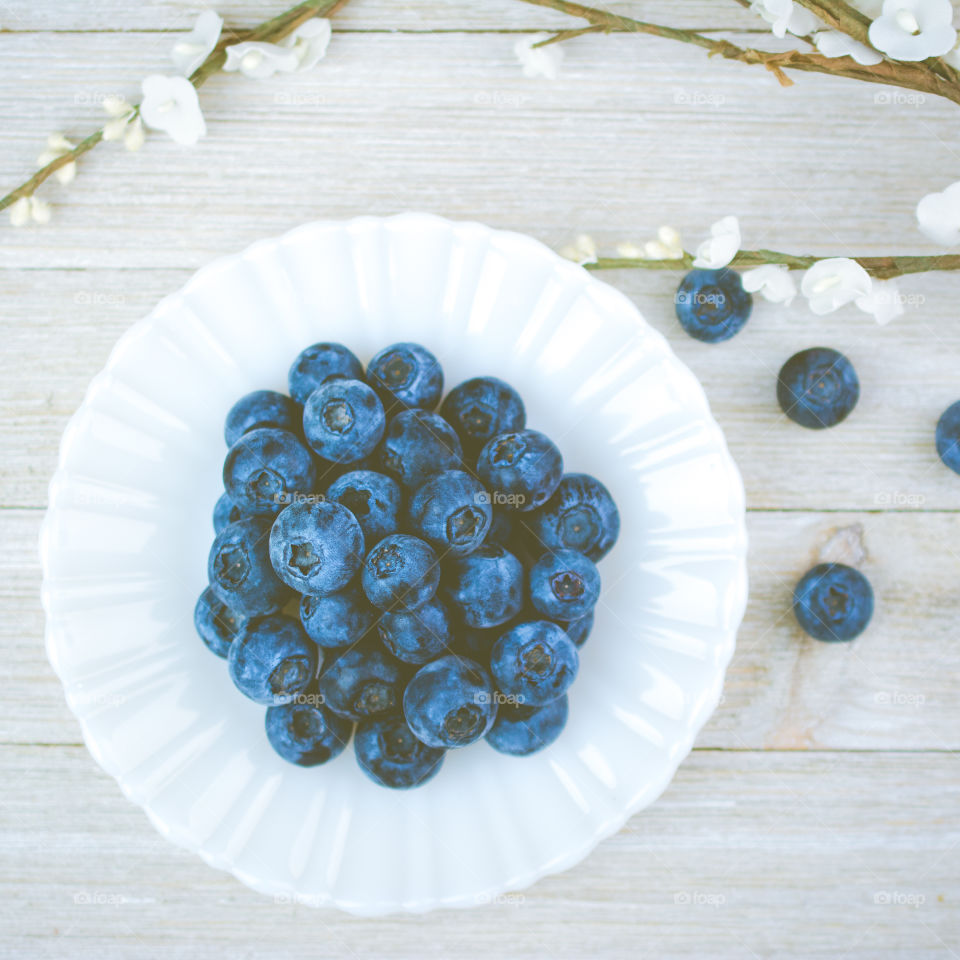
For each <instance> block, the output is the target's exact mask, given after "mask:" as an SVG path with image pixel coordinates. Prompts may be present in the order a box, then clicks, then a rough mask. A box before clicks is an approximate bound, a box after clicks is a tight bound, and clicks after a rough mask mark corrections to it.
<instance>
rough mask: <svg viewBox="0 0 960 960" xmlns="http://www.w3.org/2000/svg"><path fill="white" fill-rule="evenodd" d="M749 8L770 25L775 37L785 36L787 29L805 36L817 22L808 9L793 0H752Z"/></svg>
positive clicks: (799, 35)
mask: <svg viewBox="0 0 960 960" xmlns="http://www.w3.org/2000/svg"><path fill="white" fill-rule="evenodd" d="M750 9H751V10H753V11H754V12H755V13H759V14H760V16H761V17H763V19H764V20H766V21H767V23H769V24H771V25H772V26H771V29H772V30H773V33H774V36H777V37H783V36H785V35H786V33H787V31H788V30H789V31H790V33H793V34H795V35H796V36H798V37H805V36H806V35H807V34H808V33H810V31H811V30H813V29H815V28H816V26H817V23H818V22H819V21H818V20H817V18H816V17H815V16H814V15H813V14H812V13H811V12H810V11H809V10H807V9H806V8H805V7H801V6H800V5H799V4H797V3H794V2H793V0H753V3H751V4H750Z"/></svg>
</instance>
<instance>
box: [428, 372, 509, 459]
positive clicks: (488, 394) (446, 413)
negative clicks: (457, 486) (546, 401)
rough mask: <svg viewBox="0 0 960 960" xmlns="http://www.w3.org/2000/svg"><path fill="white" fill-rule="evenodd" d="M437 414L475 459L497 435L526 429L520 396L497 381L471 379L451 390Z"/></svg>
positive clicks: (506, 384)
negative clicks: (443, 419) (441, 416)
mask: <svg viewBox="0 0 960 960" xmlns="http://www.w3.org/2000/svg"><path fill="white" fill-rule="evenodd" d="M440 413H441V414H442V415H443V417H444V418H445V419H446V420H447V422H448V423H450V425H451V426H452V427H453V428H454V430H456V431H457V433H458V434H459V435H460V442H461V443H462V444H463V449H464V450H465V451H467V452H468V453H470V454H472V456H473V458H474V459H475V458H476V456H477V454H479V453H480V450H481V448H482V447H483V445H484V444H485V443H486V442H487V441H488V440H490V439H492V438H493V437H495V436H497V434H500V433H513V432H516V431H517V430H522V429H523V428H524V427H525V426H526V425H527V414H526V411H525V410H524V407H523V400H521V399H520V394H519V393H517V391H516V390H514V389H513V387H511V386H510V384H508V383H504V382H503V381H502V380H498V379H497V378H496V377H474V378H473V379H472V380H465V381H464V382H463V383H461V384H459V385H458V386H456V387H454V388H453V389H452V390H451V391H450V392H449V393H448V394H447V396H446V398H445V399H444V401H443V404H442V405H441V407H440Z"/></svg>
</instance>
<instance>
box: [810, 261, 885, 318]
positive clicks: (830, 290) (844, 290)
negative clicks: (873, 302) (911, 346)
mask: <svg viewBox="0 0 960 960" xmlns="http://www.w3.org/2000/svg"><path fill="white" fill-rule="evenodd" d="M871 284H872V281H871V280H870V274H869V273H867V271H866V270H864V269H863V267H861V266H860V264H859V263H857V261H856V260H851V259H849V258H848V257H831V258H829V259H826V260H818V261H817V262H816V263H815V264H814V265H813V266H812V267H810V269H809V270H807V272H806V273H805V274H804V275H803V280H801V281H800V292H801V293H802V294H803V295H804V296H805V297H806V298H807V299H808V300H809V301H810V309H811V311H812V312H813V313H815V314H816V315H817V316H818V317H820V316H823V315H824V314H825V313H833V311H834V310H836V309H837V308H838V307H842V306H843V305H844V304H846V303H850V302H851V301H852V300H856V299H857V297H865V296H866V295H867V294H868V293H869V292H870V287H871Z"/></svg>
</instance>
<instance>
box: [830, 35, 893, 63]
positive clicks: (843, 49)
mask: <svg viewBox="0 0 960 960" xmlns="http://www.w3.org/2000/svg"><path fill="white" fill-rule="evenodd" d="M813 42H814V43H815V44H816V47H817V49H818V50H819V51H820V52H821V53H822V54H823V55H824V56H825V57H831V58H833V59H836V58H837V57H853V59H854V60H856V61H857V63H859V64H862V65H863V66H865V67H872V66H873V65H874V64H877V63H880V62H881V61H882V60H883V57H881V56H880V54H879V53H877V51H876V50H874V49H872V48H871V47H868V46H867V45H866V44H865V43H860V41H859V40H854V39H853V37H848V36H847V35H846V34H845V33H841V32H840V31H839V30H821V31H820V32H819V33H815V34H814V35H813Z"/></svg>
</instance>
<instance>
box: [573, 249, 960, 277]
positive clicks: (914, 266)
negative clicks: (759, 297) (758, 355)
mask: <svg viewBox="0 0 960 960" xmlns="http://www.w3.org/2000/svg"><path fill="white" fill-rule="evenodd" d="M693 259H694V258H693V254H690V253H686V252H685V253H684V255H683V257H682V258H680V257H678V258H677V259H675V260H645V259H637V258H633V257H599V258H598V259H597V260H596V261H595V262H594V263H585V264H584V266H585V267H586V268H587V269H588V270H620V269H627V268H639V269H642V270H689V269H691V268H692V267H693ZM824 259H826V258H825V257H813V256H796V255H794V254H791V253H780V252H779V251H777V250H741V251H740V252H739V253H738V254H737V255H736V256H735V257H734V258H733V260H732V261H731V262H730V266H731V267H761V266H763V265H765V264H782V265H783V266H786V267H788V268H789V269H790V270H807V269H809V268H810V267H812V266H813V265H814V264H815V263H816V262H817V261H819V260H824ZM850 259H852V260H855V261H856V262H857V263H859V264H860V266H861V267H863V269H864V270H866V271H867V273H869V274H870V276H872V277H876V278H877V279H878V280H889V279H890V278H891V277H902V276H905V275H906V274H909V273H930V272H932V271H934V270H960V254H956V253H954V254H940V255H937V256H930V257H920V256H911V257H897V256H892V257H851V258H850Z"/></svg>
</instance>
